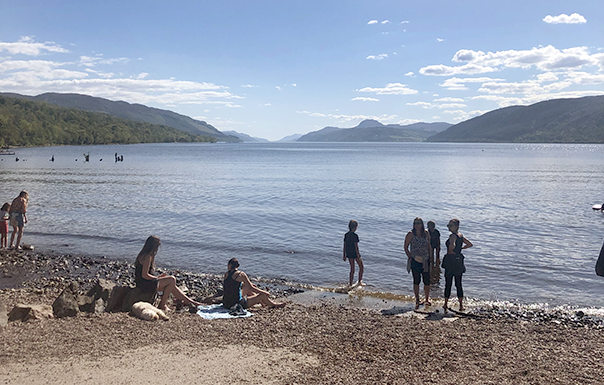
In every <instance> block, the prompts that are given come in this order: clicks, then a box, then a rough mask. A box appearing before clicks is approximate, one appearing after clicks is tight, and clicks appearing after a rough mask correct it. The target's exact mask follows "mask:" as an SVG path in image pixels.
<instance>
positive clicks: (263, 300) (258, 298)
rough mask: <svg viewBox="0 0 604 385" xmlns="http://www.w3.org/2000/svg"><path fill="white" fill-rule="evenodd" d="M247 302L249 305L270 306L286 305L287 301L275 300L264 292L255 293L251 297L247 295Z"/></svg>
mask: <svg viewBox="0 0 604 385" xmlns="http://www.w3.org/2000/svg"><path fill="white" fill-rule="evenodd" d="M247 304H248V306H254V305H256V304H262V305H263V306H269V307H284V306H285V302H273V301H271V299H270V298H269V297H268V295H266V294H264V293H262V294H255V295H253V296H251V297H247Z"/></svg>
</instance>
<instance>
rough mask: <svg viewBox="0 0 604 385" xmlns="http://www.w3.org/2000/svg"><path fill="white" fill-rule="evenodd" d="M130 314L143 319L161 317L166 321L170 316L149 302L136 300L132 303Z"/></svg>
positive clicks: (152, 319)
mask: <svg viewBox="0 0 604 385" xmlns="http://www.w3.org/2000/svg"><path fill="white" fill-rule="evenodd" d="M132 314H133V315H134V316H136V317H138V318H140V319H144V320H145V321H155V320H158V319H162V320H164V321H168V320H169V319H170V318H168V316H167V315H166V313H164V312H163V311H162V310H160V309H158V308H156V307H155V306H153V305H151V304H150V303H149V302H143V301H141V302H137V303H135V304H134V305H132Z"/></svg>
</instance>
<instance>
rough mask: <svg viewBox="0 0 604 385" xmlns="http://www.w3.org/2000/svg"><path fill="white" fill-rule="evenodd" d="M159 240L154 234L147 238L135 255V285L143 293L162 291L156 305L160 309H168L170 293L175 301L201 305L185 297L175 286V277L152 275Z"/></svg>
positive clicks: (159, 243)
mask: <svg viewBox="0 0 604 385" xmlns="http://www.w3.org/2000/svg"><path fill="white" fill-rule="evenodd" d="M160 245H161V242H160V240H159V238H158V237H156V236H155V235H152V236H150V237H149V238H147V241H146V242H145V245H144V246H143V248H142V250H141V251H140V253H138V256H137V257H136V262H135V263H134V267H135V272H134V281H135V283H136V287H138V288H140V289H141V291H142V292H143V293H157V292H163V295H162V296H161V300H160V302H159V305H158V306H157V307H158V308H160V309H161V310H168V309H167V307H166V302H167V301H168V298H169V297H170V293H172V295H173V296H174V299H175V300H177V301H182V302H183V303H184V304H185V305H189V304H190V305H194V306H199V305H201V303H200V302H196V301H193V300H192V299H191V298H189V297H187V296H186V295H185V293H183V292H182V290H180V288H179V287H178V286H176V278H175V277H174V276H171V275H167V274H161V275H159V276H154V275H152V273H153V270H154V269H155V255H156V254H157V251H158V249H159V246H160Z"/></svg>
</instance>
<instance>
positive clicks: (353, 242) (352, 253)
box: [342, 219, 365, 286]
mask: <svg viewBox="0 0 604 385" xmlns="http://www.w3.org/2000/svg"><path fill="white" fill-rule="evenodd" d="M358 227H359V222H357V221H355V220H354V219H351V220H350V222H348V230H349V231H348V232H347V233H346V234H344V250H343V251H342V259H343V260H344V261H346V259H348V262H349V263H350V274H349V276H348V285H349V286H352V283H353V282H354V261H356V262H357V264H358V265H359V285H363V272H364V270H365V268H364V266H363V259H362V258H361V253H360V252H359V236H358V235H357V234H356V233H355V231H356V230H357V228H358Z"/></svg>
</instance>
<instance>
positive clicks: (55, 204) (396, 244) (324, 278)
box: [0, 143, 604, 307]
mask: <svg viewBox="0 0 604 385" xmlns="http://www.w3.org/2000/svg"><path fill="white" fill-rule="evenodd" d="M116 152H117V153H119V154H120V155H123V156H124V161H123V162H117V163H116V162H114V154H115V153H116ZM84 153H90V162H84V157H83V154H84ZM53 155H54V158H55V162H50V158H51V157H52V156H53ZM17 156H18V157H19V158H20V159H21V160H20V161H19V162H15V157H14V156H0V158H2V161H0V183H1V188H0V200H1V201H2V202H4V201H7V202H10V201H11V200H12V199H13V198H14V197H16V196H17V195H18V193H19V191H21V190H22V189H25V190H27V191H29V193H30V198H31V200H30V208H29V211H28V219H29V221H30V222H29V223H28V224H27V225H26V228H25V235H24V242H25V243H31V244H34V245H35V246H36V247H37V248H39V249H42V250H55V251H58V252H62V253H86V254H93V255H105V256H108V257H111V258H119V259H121V258H127V259H129V260H131V261H133V260H134V258H135V257H136V254H137V253H138V251H139V250H140V249H141V247H142V245H143V243H144V241H145V239H146V238H147V236H149V235H151V234H155V235H157V236H159V237H160V238H161V240H162V248H161V249H160V253H159V254H158V257H157V261H158V264H160V265H164V266H170V267H179V268H183V269H188V270H193V271H198V272H208V273H218V272H222V271H224V270H226V262H227V261H228V259H230V258H232V257H237V258H238V259H239V261H240V263H241V265H242V269H243V270H244V271H246V272H247V273H248V274H251V275H254V276H262V277H268V278H271V277H274V278H286V279H288V280H292V281H297V282H303V283H308V284H312V285H316V286H325V287H334V286H337V285H342V284H344V283H346V282H347V279H348V263H347V262H343V261H342V239H343V236H344V233H345V232H346V231H347V224H348V221H349V220H350V219H353V218H354V219H356V220H358V221H359V229H358V230H357V234H358V235H359V237H360V243H359V248H360V251H361V254H362V255H363V259H364V262H365V269H366V270H365V281H366V282H367V283H369V284H370V285H372V286H370V287H369V289H370V290H375V291H384V292H389V293H396V294H412V278H411V275H410V274H407V272H406V256H405V254H404V251H403V242H404V237H405V234H406V233H407V232H408V231H409V230H410V229H411V225H412V222H413V218H415V217H416V216H419V217H422V218H423V219H424V221H428V220H434V221H435V222H436V224H437V228H438V229H439V230H440V231H441V234H442V239H441V240H442V247H443V249H444V241H445V239H446V237H447V236H448V231H447V229H446V224H447V222H448V220H449V219H451V218H453V217H457V218H459V219H460V220H461V232H462V233H463V234H464V235H465V236H466V237H467V238H468V239H470V240H471V241H472V242H473V243H474V245H475V247H473V248H471V249H469V250H467V252H466V253H464V254H465V255H466V266H467V273H466V274H465V275H464V289H465V292H466V295H467V296H468V297H472V298H475V299H480V300H486V301H517V302H519V303H523V304H544V303H547V304H549V305H554V306H555V305H566V304H570V305H575V306H595V307H604V296H603V295H602V292H604V278H601V277H597V276H596V275H595V273H594V266H595V263H596V259H597V256H598V253H599V250H600V247H601V246H602V241H603V231H602V229H603V228H604V215H603V214H602V213H601V212H594V211H593V210H592V209H591V206H592V205H593V204H596V203H602V202H603V201H604V178H602V170H603V169H604V146H602V145H540V144H448V143H359V144H353V143H329V144H320V143H289V144H277V143H268V144H247V143H246V144H145V145H128V146H86V147H83V146H82V147H78V146H74V147H46V148H27V149H18V150H17ZM76 159H77V161H76ZM100 159H103V160H102V161H101V160H100ZM443 287H444V279H443V280H442V282H441V285H440V288H436V292H435V293H434V294H435V295H436V296H442V291H443Z"/></svg>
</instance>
